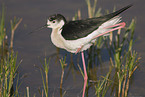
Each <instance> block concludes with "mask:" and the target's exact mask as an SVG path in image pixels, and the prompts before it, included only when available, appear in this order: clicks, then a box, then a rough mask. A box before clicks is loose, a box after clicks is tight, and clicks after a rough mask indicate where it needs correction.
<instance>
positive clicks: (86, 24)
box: [61, 5, 132, 40]
mask: <svg viewBox="0 0 145 97" xmlns="http://www.w3.org/2000/svg"><path fill="white" fill-rule="evenodd" d="M131 6H132V5H128V6H126V7H124V8H122V9H120V10H118V11H116V12H113V13H111V14H108V15H104V16H101V17H95V18H88V19H86V20H76V21H70V22H68V23H66V24H65V25H64V26H63V27H62V33H61V34H62V36H63V37H64V38H65V39H66V40H76V39H79V38H83V37H86V36H87V35H89V34H90V33H92V32H93V31H94V30H96V29H98V27H99V26H100V25H101V24H103V23H104V22H106V21H108V20H110V19H111V18H113V17H115V16H117V15H118V14H120V13H121V12H123V11H125V10H126V9H128V8H129V7H131Z"/></svg>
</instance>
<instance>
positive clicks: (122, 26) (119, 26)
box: [93, 22, 125, 39]
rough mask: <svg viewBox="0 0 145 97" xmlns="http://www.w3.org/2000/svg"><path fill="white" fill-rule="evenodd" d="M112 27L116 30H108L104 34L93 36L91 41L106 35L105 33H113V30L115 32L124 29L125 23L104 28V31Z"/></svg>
mask: <svg viewBox="0 0 145 97" xmlns="http://www.w3.org/2000/svg"><path fill="white" fill-rule="evenodd" d="M117 26H118V27H117ZM112 27H116V28H114V29H110V30H108V31H106V32H105V33H102V34H99V35H97V36H95V37H94V38H93V39H95V38H97V37H99V36H102V35H104V34H107V33H109V32H112V31H115V30H117V29H121V28H124V27H125V22H122V23H119V24H116V25H112V26H108V27H105V28H104V29H107V28H112Z"/></svg>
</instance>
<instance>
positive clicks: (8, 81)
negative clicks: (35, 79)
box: [0, 5, 19, 97]
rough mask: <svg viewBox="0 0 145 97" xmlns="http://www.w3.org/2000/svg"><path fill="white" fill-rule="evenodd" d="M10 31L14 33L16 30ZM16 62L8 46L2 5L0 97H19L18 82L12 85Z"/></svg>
mask: <svg viewBox="0 0 145 97" xmlns="http://www.w3.org/2000/svg"><path fill="white" fill-rule="evenodd" d="M11 21H12V20H11ZM16 25H17V26H18V25H19V24H17V22H16ZM11 26H15V24H12V25H11ZM12 30H13V31H15V30H16V28H15V29H12ZM13 35H14V34H13ZM16 62H17V53H14V51H13V50H10V49H9V46H8V37H7V35H6V28H5V8H4V5H3V8H2V13H1V16H0V91H1V92H0V97H15V96H19V94H18V88H19V86H18V81H17V83H14V80H15V79H16V78H18V77H17V69H18V66H19V64H17V63H16ZM14 87H15V88H14Z"/></svg>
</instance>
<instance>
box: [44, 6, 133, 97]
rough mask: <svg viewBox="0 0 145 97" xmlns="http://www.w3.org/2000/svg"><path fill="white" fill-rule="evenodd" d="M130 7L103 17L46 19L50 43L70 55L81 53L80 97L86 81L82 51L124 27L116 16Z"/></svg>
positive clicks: (54, 17)
mask: <svg viewBox="0 0 145 97" xmlns="http://www.w3.org/2000/svg"><path fill="white" fill-rule="evenodd" d="M131 6H132V5H128V6H126V7H124V8H122V9H120V10H118V11H116V12H113V13H111V14H107V15H104V16H100V17H94V18H88V19H84V20H76V21H69V22H67V21H66V19H65V17H64V16H63V15H61V14H54V15H51V16H49V17H48V19H47V24H46V26H47V27H48V28H52V33H51V41H52V43H53V44H54V45H55V46H57V47H59V48H62V49H65V50H67V51H68V52H71V53H78V52H81V55H82V62H83V68H84V75H85V76H84V88H83V94H82V97H84V94H85V89H86V84H87V79H88V76H87V71H86V65H85V59H84V53H83V51H84V50H87V49H88V48H89V47H90V46H91V45H92V44H93V43H94V42H95V41H96V38H97V37H99V36H102V35H104V34H107V33H109V32H111V31H114V30H117V29H121V28H123V27H125V22H122V23H120V21H121V17H120V16H118V15H119V14H120V13H121V12H123V11H125V10H126V9H128V8H130V7H131Z"/></svg>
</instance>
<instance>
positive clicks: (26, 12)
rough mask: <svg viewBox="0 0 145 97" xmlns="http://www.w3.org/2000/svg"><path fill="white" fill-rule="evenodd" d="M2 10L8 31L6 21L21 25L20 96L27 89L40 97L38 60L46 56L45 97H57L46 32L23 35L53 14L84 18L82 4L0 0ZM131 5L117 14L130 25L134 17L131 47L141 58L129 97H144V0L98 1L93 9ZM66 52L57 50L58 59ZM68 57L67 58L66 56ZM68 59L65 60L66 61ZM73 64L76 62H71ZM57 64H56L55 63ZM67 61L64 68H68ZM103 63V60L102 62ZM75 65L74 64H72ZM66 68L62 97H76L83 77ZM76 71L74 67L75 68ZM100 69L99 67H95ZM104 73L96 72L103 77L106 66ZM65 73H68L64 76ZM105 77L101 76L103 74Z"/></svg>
mask: <svg viewBox="0 0 145 97" xmlns="http://www.w3.org/2000/svg"><path fill="white" fill-rule="evenodd" d="M2 3H4V4H5V6H6V24H7V25H8V26H7V27H8V28H9V30H8V32H9V31H10V27H9V25H10V23H9V20H10V19H12V18H13V17H14V16H16V17H20V18H23V21H22V23H21V24H20V26H19V27H18V29H17V30H16V32H15V38H14V50H15V51H18V60H21V59H22V60H23V62H22V63H21V65H20V67H19V69H18V72H19V73H20V76H22V78H21V81H22V84H21V87H20V90H19V92H20V94H21V95H24V94H25V93H24V91H26V87H27V86H28V87H30V95H31V96H30V97H32V95H34V94H36V97H40V95H39V93H38V89H39V88H42V79H41V73H40V70H39V67H42V64H41V62H40V60H43V59H44V57H45V56H46V57H47V58H49V57H50V56H51V57H52V56H53V57H52V58H51V61H50V71H49V90H50V91H49V92H50V93H49V95H50V97H51V96H54V97H58V95H60V92H59V90H60V88H59V86H60V77H61V66H60V63H59V61H58V60H59V59H58V58H57V49H56V47H55V46H54V45H53V44H52V43H51V40H50V32H51V30H50V29H47V28H45V29H42V30H41V31H38V32H36V33H33V34H31V35H30V36H26V35H27V33H29V32H31V31H32V30H34V29H35V28H38V27H41V26H42V25H44V24H45V23H46V18H47V16H49V15H51V14H54V13H61V14H63V15H64V16H66V17H67V18H68V19H71V18H72V17H73V16H74V14H75V12H77V10H78V9H80V10H81V11H82V17H83V18H85V17H87V5H86V3H85V0H63V1H61V0H47V1H46V0H23V1H20V0H11V1H7V0H0V5H2ZM130 3H133V4H134V6H133V7H132V8H130V9H128V10H127V11H125V12H124V13H122V14H121V16H122V17H123V18H122V19H123V21H125V22H127V23H130V21H131V19H132V18H134V17H136V19H137V25H136V30H135V37H136V38H137V39H138V40H137V42H136V43H135V45H134V49H135V50H136V51H137V52H138V53H139V54H140V55H141V57H142V59H141V61H140V62H141V64H140V68H139V69H138V70H137V71H136V72H135V74H134V77H133V81H132V83H131V85H130V90H129V97H144V96H145V92H144V91H145V83H144V80H145V77H144V74H145V65H144V64H145V59H144V58H145V39H144V37H145V34H144V30H143V29H144V23H145V19H144V17H145V13H144V12H143V11H144V10H145V6H144V4H145V1H144V0H140V1H139V0H138V1H137V0H127V1H126V0H121V1H118V0H98V4H97V8H99V7H101V8H102V11H105V10H104V9H109V10H112V9H113V7H114V5H116V8H117V9H119V8H121V7H123V6H126V5H127V4H130ZM0 9H1V7H0ZM66 53H67V52H66V51H65V50H61V54H59V55H60V57H64V55H65V54H66ZM67 54H68V57H69V56H70V54H69V53H67ZM67 59H69V58H67ZM74 60H76V59H74ZM55 61H57V62H55ZM69 61H70V60H67V62H68V65H69ZM105 62H107V60H105ZM75 63H76V62H74V64H75ZM69 67H71V66H68V67H67V68H66V69H65V77H64V82H63V92H64V91H67V92H66V95H65V97H76V96H81V92H82V91H81V90H82V87H83V77H82V76H81V74H80V73H79V71H78V69H77V70H75V69H71V70H69ZM75 67H76V68H77V66H75ZM99 68H101V67H99ZM102 68H104V69H98V70H99V71H100V74H103V73H102V72H101V70H103V71H104V70H105V69H106V68H109V67H108V66H106V65H105V66H104V67H102ZM67 73H69V74H68V75H67ZM104 74H105V72H104ZM91 90H92V89H90V90H89V94H88V95H89V97H93V96H95V95H94V91H93V90H92V91H91Z"/></svg>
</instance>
